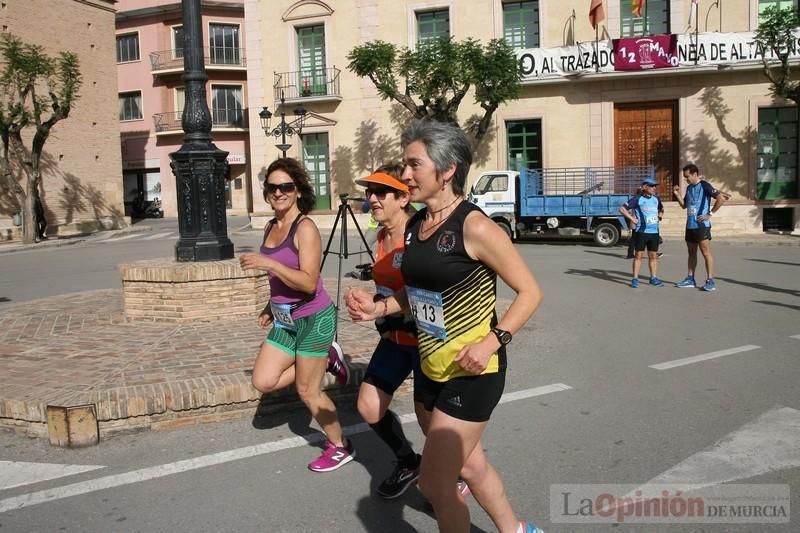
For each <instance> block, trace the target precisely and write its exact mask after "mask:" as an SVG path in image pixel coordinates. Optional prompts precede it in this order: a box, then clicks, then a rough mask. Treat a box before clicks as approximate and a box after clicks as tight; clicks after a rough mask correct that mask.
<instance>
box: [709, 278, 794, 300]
mask: <svg viewBox="0 0 800 533" xmlns="http://www.w3.org/2000/svg"><path fill="white" fill-rule="evenodd" d="M717 279H719V280H722V281H726V282H728V283H733V284H735V285H744V286H745V287H750V288H751V289H758V290H762V291H769V292H779V293H781V294H789V295H791V296H800V291H796V290H793V289H784V288H781V287H773V286H772V285H767V284H766V283H753V282H748V281H739V280H736V279H731V278H721V277H719V276H717Z"/></svg>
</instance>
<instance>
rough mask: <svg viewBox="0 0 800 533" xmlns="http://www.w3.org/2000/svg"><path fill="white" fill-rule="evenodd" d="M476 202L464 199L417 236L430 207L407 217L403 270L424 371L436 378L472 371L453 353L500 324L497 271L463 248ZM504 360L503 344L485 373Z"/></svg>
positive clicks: (457, 375) (446, 377) (477, 209)
mask: <svg viewBox="0 0 800 533" xmlns="http://www.w3.org/2000/svg"><path fill="white" fill-rule="evenodd" d="M472 211H480V212H481V213H483V211H481V209H480V208H479V207H477V206H476V205H474V204H472V203H470V202H467V201H463V202H461V203H460V204H459V205H458V206H456V209H455V211H453V213H452V214H451V215H450V218H448V219H447V220H446V221H445V222H444V223H443V224H442V225H441V226H440V227H439V228H437V229H436V231H435V232H434V233H433V235H431V236H430V237H428V238H427V239H425V240H422V239H420V238H419V230H420V226H421V225H422V221H423V220H425V213H426V212H427V210H426V209H422V210H421V211H419V212H418V213H416V214H415V215H414V217H412V218H411V220H409V221H408V225H407V226H406V233H405V245H406V251H405V255H404V256H403V265H402V273H403V278H404V279H405V284H406V292H407V293H408V300H409V304H410V305H411V311H412V314H413V315H414V318H415V320H416V322H417V331H418V333H417V334H418V341H419V355H420V360H421V362H422V371H423V372H424V373H425V375H426V376H428V377H429V378H430V379H432V380H434V381H439V382H443V381H448V380H450V379H452V378H455V377H459V376H469V375H471V374H470V373H468V372H466V371H464V370H463V369H462V368H461V367H460V366H459V364H458V363H457V362H455V361H454V360H453V359H454V358H455V356H456V355H458V352H459V351H461V349H462V348H463V347H464V346H467V345H468V344H474V343H476V342H478V341H480V340H481V339H483V338H484V337H485V336H486V335H488V334H489V333H490V331H491V329H492V327H494V326H495V325H496V324H497V316H496V314H495V303H496V301H497V295H496V293H497V274H496V273H495V272H494V271H493V270H492V269H490V268H489V267H487V266H486V265H484V264H483V263H481V262H480V261H476V260H475V259H473V258H471V257H470V256H469V255H468V254H467V251H466V249H465V248H464V220H465V219H466V218H467V215H469V214H470V213H471V212H472ZM505 365H506V354H505V348H504V347H503V348H500V350H499V351H498V352H497V353H494V354H492V356H491V358H490V359H489V364H488V366H487V367H486V370H484V372H483V373H484V374H488V373H492V372H497V371H499V370H500V369H504V368H505Z"/></svg>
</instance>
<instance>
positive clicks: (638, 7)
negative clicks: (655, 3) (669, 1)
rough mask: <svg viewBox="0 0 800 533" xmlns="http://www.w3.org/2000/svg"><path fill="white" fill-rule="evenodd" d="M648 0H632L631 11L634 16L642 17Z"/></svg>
mask: <svg viewBox="0 0 800 533" xmlns="http://www.w3.org/2000/svg"><path fill="white" fill-rule="evenodd" d="M646 1H647V0H631V13H633V15H634V16H636V17H639V18H641V16H642V8H643V7H644V3H645V2H646Z"/></svg>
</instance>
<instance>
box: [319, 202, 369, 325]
mask: <svg viewBox="0 0 800 533" xmlns="http://www.w3.org/2000/svg"><path fill="white" fill-rule="evenodd" d="M348 196H349V195H348V194H347V193H344V194H340V195H339V200H340V202H341V203H340V204H339V210H338V212H337V213H336V219H335V220H334V221H333V229H331V235H330V237H328V244H327V245H325V251H324V252H323V253H322V264H321V265H320V267H319V270H320V274H321V273H322V267H324V266H325V260H326V259H327V258H328V254H334V255H338V256H339V266H338V268H337V271H336V304H335V306H336V319H335V323H334V328H335V329H334V331H336V340H339V296H340V293H341V290H342V259H347V258H348V256H349V255H351V254H350V253H349V251H348V248H347V215H348V214H349V215H350V218H351V219H352V220H353V224H355V226H356V229H357V230H358V235H359V237H361V242H362V243H364V251H360V252H354V253H353V254H352V255H360V254H363V253H365V252H366V253H367V254H368V255H369V258H370V261H371V262H372V263H374V262H375V257H373V255H372V250H370V249H369V244H367V239H366V238H365V237H364V233H363V232H362V231H361V227H360V226H359V225H358V220H356V216H355V215H354V214H353V209H352V208H351V207H350V204H348V203H347V202H348V201H349V200H355V201H360V202H363V201H364V199H363V198H348ZM339 221H341V222H342V227H341V232H340V234H339V251H338V252H335V251H332V250H331V243H332V242H333V236H334V235H335V234H336V228H337V226H338V225H339Z"/></svg>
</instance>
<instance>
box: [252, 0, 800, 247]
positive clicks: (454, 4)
mask: <svg viewBox="0 0 800 533" xmlns="http://www.w3.org/2000/svg"><path fill="white" fill-rule="evenodd" d="M589 4H590V2H588V0H567V1H561V2H551V1H544V0H539V1H536V0H531V1H503V0H398V1H395V2H386V1H379V0H337V1H336V2H333V1H330V0H328V1H323V0H299V1H298V0H274V1H263V0H245V21H246V26H247V32H246V33H247V50H248V58H249V60H248V72H247V75H248V83H249V94H248V98H249V100H248V103H249V106H248V107H250V108H251V109H259V108H261V107H263V106H268V107H269V108H270V110H272V111H274V110H275V108H276V107H275V106H276V104H277V103H279V102H278V101H279V98H280V96H281V94H283V95H284V97H285V99H286V106H285V107H286V112H287V120H288V119H290V118H292V116H291V109H293V108H294V106H296V105H297V104H302V105H303V107H304V108H305V109H306V110H307V111H308V113H307V117H306V125H305V127H304V128H303V130H302V134H301V135H300V138H299V139H298V138H297V137H294V138H291V139H289V141H288V142H289V143H291V144H292V146H291V148H290V149H289V155H292V156H295V157H300V158H301V159H302V160H303V161H304V163H305V164H306V166H307V167H308V168H309V170H310V172H311V175H312V177H313V178H314V179H315V186H316V189H317V193H318V195H319V196H320V201H319V202H318V206H317V207H318V208H319V209H320V210H322V211H324V210H330V209H331V208H334V209H335V207H336V205H337V203H338V202H337V200H336V196H335V195H336V194H337V193H338V192H340V191H345V192H347V191H349V190H350V189H351V188H352V180H353V179H355V178H357V177H359V176H360V175H363V174H364V173H366V172H367V171H368V170H369V168H371V167H372V166H374V164H378V163H380V162H381V161H374V159H375V157H373V158H372V160H371V159H370V157H369V153H370V150H369V148H373V149H377V148H380V149H379V150H372V152H373V153H374V152H375V151H377V152H379V153H381V154H386V153H388V154H397V153H399V151H398V149H397V144H396V141H397V138H398V134H399V131H400V129H401V128H402V122H403V120H404V119H402V118H401V119H400V120H398V119H397V115H396V114H395V113H394V112H393V109H392V105H391V103H390V102H385V101H381V100H380V99H379V98H378V96H377V93H376V91H375V88H374V87H373V85H372V83H371V82H370V81H369V80H366V79H360V78H357V77H356V76H355V75H353V74H351V73H350V72H349V71H348V70H347V68H346V67H347V63H348V61H347V54H348V52H349V51H350V50H351V49H352V48H353V47H354V46H357V45H359V44H362V43H364V42H366V41H371V40H375V39H381V40H383V41H387V42H391V43H394V44H396V45H401V46H408V47H415V46H416V44H417V42H418V41H419V40H420V39H425V38H428V37H432V36H436V35H442V34H446V35H451V36H453V37H454V38H456V39H458V40H461V39H464V38H467V37H473V38H477V39H480V40H481V41H483V42H486V41H488V40H489V39H492V38H505V39H506V40H507V41H508V42H509V43H511V44H512V45H513V46H515V48H517V49H518V57H519V59H520V65H521V68H522V69H523V90H522V94H521V95H520V98H519V99H518V100H517V101H514V102H510V103H508V104H506V105H504V106H502V107H501V108H500V109H499V110H498V111H497V113H496V114H495V116H494V121H493V125H492V129H491V132H490V134H489V135H488V136H487V138H486V144H485V146H484V147H483V148H482V149H481V150H479V154H478V157H477V158H476V160H477V164H476V165H474V167H473V170H472V172H471V174H470V180H474V179H475V177H476V176H477V175H478V174H479V173H480V172H481V171H483V170H491V169H501V168H507V167H509V166H515V165H519V164H522V165H525V166H528V167H530V168H543V167H586V166H611V165H618V166H623V165H640V164H652V165H654V166H655V168H656V174H657V176H658V180H659V182H660V187H659V193H660V195H661V196H662V198H663V199H664V200H665V201H667V214H668V218H670V219H673V220H674V222H671V224H675V226H676V228H679V227H680V225H681V223H682V222H681V218H682V214H681V213H680V212H679V209H678V208H677V203H676V202H674V201H673V197H672V194H671V189H672V187H673V186H674V185H681V184H682V179H681V172H680V169H681V167H682V166H683V165H684V164H686V163H689V162H693V163H695V164H697V165H698V166H699V167H700V169H701V172H702V173H703V174H704V175H705V177H706V179H707V180H709V181H710V182H711V183H712V184H713V185H715V186H716V187H718V188H720V189H722V190H725V191H727V192H729V193H730V194H731V196H732V198H731V200H730V202H729V203H728V205H727V206H726V208H725V209H724V210H723V211H722V212H721V213H720V214H721V215H722V216H719V217H715V228H717V232H718V233H719V232H728V233H733V232H742V231H746V232H752V233H758V232H761V231H763V230H765V229H782V230H796V229H798V228H800V221H799V220H800V215H798V212H800V201H799V200H798V184H797V180H798V177H797V167H798V162H797V157H798V156H797V153H798V150H797V143H798V126H797V109H796V108H795V107H794V106H793V105H791V103H789V102H784V101H778V100H775V99H773V98H772V97H771V96H770V94H769V85H768V83H767V82H766V79H765V78H764V76H763V73H762V71H761V64H760V59H759V56H758V54H757V50H755V49H754V47H753V46H752V42H751V41H752V31H753V30H754V29H755V28H756V27H757V26H758V18H759V13H760V11H762V10H763V9H764V7H766V6H768V5H784V4H788V5H791V4H792V2H791V1H788V2H787V1H786V0H740V1H737V2H713V3H712V2H710V1H702V0H701V1H700V2H699V13H697V14H695V13H693V12H692V1H691V0H649V1H648V2H647V3H646V5H647V8H646V10H645V11H644V12H643V13H642V14H641V15H640V16H639V15H637V14H634V13H632V12H631V2H630V0H606V1H605V2H604V13H605V18H604V19H603V20H601V21H600V23H599V24H598V25H597V30H595V29H594V28H593V27H592V26H591V24H590V22H589V13H588V9H589ZM617 39H620V40H617ZM479 111H480V109H479V108H478V107H477V106H476V105H475V104H474V103H473V102H472V101H471V100H470V98H469V97H468V98H467V99H465V101H464V103H463V104H462V106H461V109H460V111H459V120H460V121H461V122H462V123H463V122H464V121H465V120H466V119H467V118H468V117H469V116H470V115H472V114H476V113H478V112H479ZM249 120H250V150H251V162H252V166H251V172H250V175H251V179H252V189H253V190H254V191H256V193H254V200H253V211H254V212H255V213H256V214H259V213H263V212H266V211H267V210H268V207H267V206H266V204H265V203H264V202H263V200H262V199H261V198H260V197H259V196H258V194H257V191H259V189H260V183H259V182H260V181H261V180H263V168H264V166H265V165H267V164H268V163H269V161H271V160H272V159H274V158H275V157H277V156H279V155H280V152H279V151H278V150H277V149H276V148H275V144H276V140H275V139H274V138H272V137H267V136H265V135H264V133H263V131H261V129H260V124H259V121H258V116H257V114H256V113H250V117H249ZM387 145H388V148H387ZM365 154H366V155H365ZM380 157H382V158H383V157H389V156H385V155H381V156H380ZM373 163H374V164H373Z"/></svg>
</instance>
